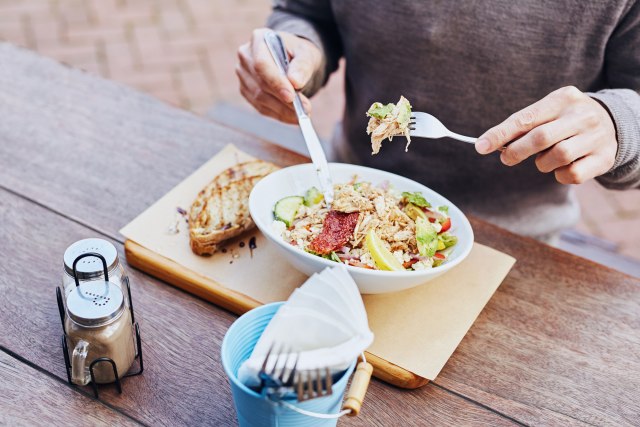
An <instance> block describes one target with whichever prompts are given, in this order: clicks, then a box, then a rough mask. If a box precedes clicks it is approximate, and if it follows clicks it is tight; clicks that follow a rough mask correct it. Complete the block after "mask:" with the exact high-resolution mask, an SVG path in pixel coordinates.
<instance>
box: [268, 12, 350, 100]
mask: <svg viewBox="0 0 640 427" xmlns="http://www.w3.org/2000/svg"><path fill="white" fill-rule="evenodd" d="M267 26H268V27H269V28H272V29H274V30H276V31H286V32H289V33H292V34H295V35H297V36H299V37H303V38H305V39H308V40H310V41H311V42H312V43H314V44H315V45H316V46H318V48H319V49H320V51H321V52H322V64H321V65H320V68H319V69H318V71H317V72H316V73H315V74H314V75H313V76H312V78H311V80H310V81H309V83H307V85H306V86H305V87H304V88H303V89H302V92H303V93H304V94H305V95H307V96H312V95H313V94H315V93H316V92H317V91H318V90H319V89H320V88H321V87H322V86H324V84H325V83H326V82H327V80H328V79H329V75H330V74H331V73H332V72H334V71H335V70H336V69H337V68H338V60H339V59H340V57H341V56H342V44H341V41H340V35H339V33H338V29H337V26H336V23H335V20H334V16H333V10H332V9H331V2H330V1H329V0H274V5H273V12H272V13H271V15H270V16H269V18H268V19H267Z"/></svg>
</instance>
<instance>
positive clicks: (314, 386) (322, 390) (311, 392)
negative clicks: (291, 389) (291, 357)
mask: <svg viewBox="0 0 640 427" xmlns="http://www.w3.org/2000/svg"><path fill="white" fill-rule="evenodd" d="M303 377H304V378H303ZM332 386H333V378H331V370H330V369H329V368H324V375H323V371H322V370H321V369H316V370H314V371H303V372H298V375H297V378H296V392H297V395H298V396H297V397H298V402H304V401H305V400H311V399H315V398H316V397H324V396H330V395H331V394H333V389H332Z"/></svg>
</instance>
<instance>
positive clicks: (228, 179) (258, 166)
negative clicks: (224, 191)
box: [210, 160, 278, 188]
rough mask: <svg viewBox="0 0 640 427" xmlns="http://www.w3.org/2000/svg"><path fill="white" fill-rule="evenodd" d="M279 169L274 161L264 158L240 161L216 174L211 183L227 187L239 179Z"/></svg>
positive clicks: (219, 186) (263, 174)
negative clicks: (267, 160) (270, 161)
mask: <svg viewBox="0 0 640 427" xmlns="http://www.w3.org/2000/svg"><path fill="white" fill-rule="evenodd" d="M277 169H278V167H277V166H276V165H274V164H273V163H269V162H265V161H263V160H253V161H250V162H244V163H239V164H237V165H235V166H233V167H230V168H229V169H227V170H225V171H224V172H222V173H221V174H220V175H218V176H216V177H215V178H214V179H213V181H212V182H211V184H210V185H213V186H215V187H217V188H221V187H226V186H227V185H229V184H231V183H232V182H233V181H238V180H241V179H242V178H248V177H252V176H266V175H269V174H270V173H271V172H273V171H275V170H277Z"/></svg>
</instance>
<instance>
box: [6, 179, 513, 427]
mask: <svg viewBox="0 0 640 427" xmlns="http://www.w3.org/2000/svg"><path fill="white" fill-rule="evenodd" d="M16 212H20V213H21V214H19V215H17V214H16ZM0 221H2V224H3V226H2V227H1V228H0V241H2V242H3V243H4V244H3V246H2V251H3V254H15V256H12V257H11V262H8V263H2V265H1V266H0V293H1V294H2V295H3V298H0V324H1V325H2V328H3V333H2V334H1V336H0V346H1V347H3V348H6V349H8V350H10V351H11V352H13V353H16V354H18V355H20V356H21V357H23V358H25V359H26V360H28V361H29V362H31V363H34V364H37V365H38V366H40V367H41V368H42V369H44V370H46V371H47V372H51V373H52V374H53V375H56V376H57V377H59V378H60V379H61V380H64V379H65V378H66V376H65V372H64V362H63V359H62V353H61V349H60V335H61V334H62V328H61V326H60V321H59V316H58V312H57V306H56V302H55V296H54V295H55V293H54V290H55V286H56V285H57V284H58V282H59V281H60V279H61V277H62V276H61V274H62V261H61V254H62V253H63V251H64V249H65V248H66V246H67V245H69V244H70V243H72V242H73V241H75V240H78V239H81V238H86V237H89V236H95V235H96V233H95V232H93V231H91V230H89V229H87V228H86V227H84V226H82V225H79V224H77V223H75V222H72V221H69V220H68V219H66V218H65V217H63V216H61V215H59V214H56V213H53V212H51V211H49V210H47V209H45V208H43V207H41V206H38V205H35V204H33V203H32V202H30V201H29V200H26V199H24V198H22V197H19V196H16V195H14V194H11V193H8V192H6V191H4V190H0ZM34 236H43V237H42V239H43V240H40V239H35V240H34ZM44 236H46V237H44ZM116 247H117V248H118V250H119V253H120V256H121V259H122V260H123V262H124V257H123V249H124V248H123V246H122V245H121V244H120V243H117V244H116ZM27 248H28V250H25V249H27ZM125 268H127V270H128V272H129V273H130V279H131V283H132V297H133V301H134V307H135V310H136V319H138V321H139V322H140V327H141V331H142V341H143V343H142V345H143V351H144V359H145V371H144V374H143V375H141V376H138V377H132V378H127V379H125V380H124V381H123V394H122V395H118V394H117V393H116V392H115V390H114V389H113V388H111V387H108V386H107V387H104V388H101V391H100V399H101V400H103V401H104V402H106V403H108V404H109V405H112V406H113V407H115V408H118V409H119V410H120V411H122V412H123V413H124V414H127V415H128V416H130V417H133V418H135V419H137V420H140V421H141V422H143V423H145V424H152V425H156V424H160V425H172V426H173V425H200V424H208V425H221V426H226V425H233V424H235V412H234V409H233V406H232V405H233V403H232V398H231V390H230V388H229V384H228V380H227V378H226V376H225V374H224V370H223V368H222V365H221V362H220V345H221V343H222V338H223V337H224V334H225V332H226V330H227V328H228V327H229V326H230V325H231V323H232V322H233V320H234V319H235V316H234V315H232V314H231V313H229V312H227V311H224V310H222V309H220V308H218V307H216V306H213V305H211V304H209V303H207V302H205V301H203V300H200V299H198V298H195V297H193V296H192V295H190V294H187V293H185V292H182V291H180V290H178V289H176V288H174V287H171V286H167V285H162V284H160V283H159V282H158V281H157V280H156V279H154V278H152V277H150V276H147V275H146V274H144V273H141V272H139V271H137V270H134V269H131V268H129V267H128V266H127V265H126V262H125ZM34 308H37V309H34ZM84 390H85V391H86V392H87V393H89V392H90V389H89V388H84ZM426 402H428V404H425V403H426ZM425 419H429V420H434V422H436V420H439V421H438V423H445V421H446V420H449V421H450V422H454V423H456V424H476V423H486V424H494V423H497V424H505V423H509V422H511V421H510V420H509V419H507V418H505V417H503V416H501V415H499V414H497V413H495V412H493V411H490V410H487V409H486V408H483V407H481V406H479V405H477V404H475V403H474V402H472V401H470V400H467V399H463V398H461V397H459V396H456V395H455V394H453V393H451V392H450V391H448V390H445V389H442V388H439V387H436V386H429V385H427V386H426V387H424V388H422V389H419V390H416V391H415V392H412V393H403V392H401V391H399V390H398V389H395V388H393V387H390V386H387V385H385V384H384V383H381V382H378V381H375V382H373V383H372V384H371V385H370V388H369V393H368V394H367V398H366V400H365V404H364V407H363V410H362V412H361V413H360V415H359V416H358V417H357V418H349V419H345V421H344V424H345V425H363V426H364V425H396V424H395V423H396V422H400V423H402V424H403V425H421V424H420V420H425Z"/></svg>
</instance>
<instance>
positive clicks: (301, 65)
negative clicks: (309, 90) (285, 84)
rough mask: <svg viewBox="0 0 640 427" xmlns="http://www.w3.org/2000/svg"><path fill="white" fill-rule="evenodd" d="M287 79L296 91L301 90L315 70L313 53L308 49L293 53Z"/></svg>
mask: <svg viewBox="0 0 640 427" xmlns="http://www.w3.org/2000/svg"><path fill="white" fill-rule="evenodd" d="M292 56H293V57H292V58H291V63H290V64H289V70H288V71H287V77H288V78H289V81H290V82H291V84H292V85H293V87H294V88H295V89H296V90H300V89H302V88H303V87H304V86H305V85H306V84H307V83H308V82H309V80H310V79H311V76H312V75H313V72H314V71H315V69H316V62H317V61H316V60H315V58H314V55H313V52H312V51H310V50H309V49H308V48H305V47H303V48H301V49H297V50H296V51H294V52H293V55H292Z"/></svg>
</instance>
